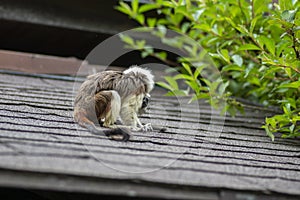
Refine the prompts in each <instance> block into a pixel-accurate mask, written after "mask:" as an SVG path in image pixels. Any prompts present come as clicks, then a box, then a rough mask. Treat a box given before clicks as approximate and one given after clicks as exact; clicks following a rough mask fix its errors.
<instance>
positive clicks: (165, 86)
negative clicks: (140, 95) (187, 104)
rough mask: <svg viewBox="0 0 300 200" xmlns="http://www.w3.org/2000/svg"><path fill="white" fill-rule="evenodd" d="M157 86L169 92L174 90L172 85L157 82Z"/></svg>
mask: <svg viewBox="0 0 300 200" xmlns="http://www.w3.org/2000/svg"><path fill="white" fill-rule="evenodd" d="M156 84H157V85H158V86H160V87H163V88H165V89H167V90H172V89H173V88H172V87H171V86H170V85H168V84H167V83H165V82H161V81H160V82H156Z"/></svg>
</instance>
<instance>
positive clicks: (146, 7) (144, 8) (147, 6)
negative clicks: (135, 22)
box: [138, 3, 158, 13]
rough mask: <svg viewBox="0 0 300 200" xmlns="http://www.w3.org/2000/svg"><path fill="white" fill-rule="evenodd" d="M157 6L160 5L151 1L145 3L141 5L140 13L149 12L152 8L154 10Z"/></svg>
mask: <svg viewBox="0 0 300 200" xmlns="http://www.w3.org/2000/svg"><path fill="white" fill-rule="evenodd" d="M156 8H158V6H157V5H156V4H151V3H148V4H144V5H141V6H140V8H139V10H138V13H144V12H147V11H150V10H154V9H156Z"/></svg>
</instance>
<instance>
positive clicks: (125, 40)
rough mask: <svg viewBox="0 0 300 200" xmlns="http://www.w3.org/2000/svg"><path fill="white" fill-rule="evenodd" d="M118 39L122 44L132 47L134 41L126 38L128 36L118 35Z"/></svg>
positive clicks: (128, 37)
mask: <svg viewBox="0 0 300 200" xmlns="http://www.w3.org/2000/svg"><path fill="white" fill-rule="evenodd" d="M120 38H121V40H122V41H123V42H125V43H127V44H129V45H134V40H133V39H132V38H131V37H130V36H128V35H124V34H122V33H121V34H120Z"/></svg>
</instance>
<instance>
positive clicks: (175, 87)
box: [164, 76, 178, 90]
mask: <svg viewBox="0 0 300 200" xmlns="http://www.w3.org/2000/svg"><path fill="white" fill-rule="evenodd" d="M164 78H165V79H166V81H167V82H168V83H169V85H170V86H171V88H172V90H178V84H177V82H176V80H175V79H174V78H173V77H171V76H165V77H164Z"/></svg>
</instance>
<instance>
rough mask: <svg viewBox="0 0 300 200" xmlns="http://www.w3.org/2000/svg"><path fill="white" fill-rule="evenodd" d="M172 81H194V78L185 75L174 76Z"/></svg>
mask: <svg viewBox="0 0 300 200" xmlns="http://www.w3.org/2000/svg"><path fill="white" fill-rule="evenodd" d="M174 79H175V80H178V79H185V80H190V81H194V78H193V77H192V76H190V75H187V74H177V75H176V76H174Z"/></svg>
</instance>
